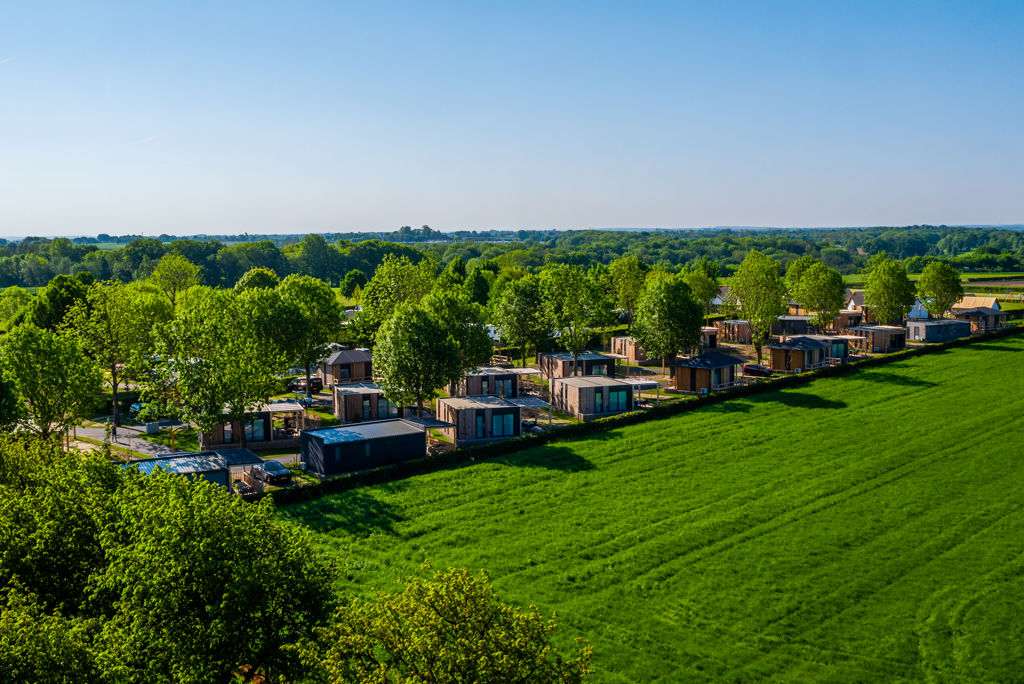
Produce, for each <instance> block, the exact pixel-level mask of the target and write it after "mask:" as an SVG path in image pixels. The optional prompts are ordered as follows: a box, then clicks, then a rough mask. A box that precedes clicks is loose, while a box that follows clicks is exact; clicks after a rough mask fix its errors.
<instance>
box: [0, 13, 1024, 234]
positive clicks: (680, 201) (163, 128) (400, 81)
mask: <svg viewBox="0 0 1024 684" xmlns="http://www.w3.org/2000/svg"><path fill="white" fill-rule="evenodd" d="M179 5H180V6H179ZM1021 36H1024V2H1005V3H998V2H967V1H964V2H931V3H917V2H905V1H900V2H895V1H894V2H878V3H875V2H856V3H852V2H850V3H846V2H835V3H833V2H713V3H705V2H701V3H683V2H672V3H658V2H648V3H601V2H580V3H547V2H545V3H527V2H518V3H508V4H500V5H499V4H497V3H475V2H466V3H445V2H430V3H425V2H415V3H413V2H410V3H389V2H372V3H370V2H367V3H342V2H287V3H282V2H275V3H270V2H267V3H263V2H253V1H251V0H250V1H247V2H230V1H226V0H225V1H211V2H185V3H145V2H143V3H138V2H136V3H128V2H123V3H122V2H84V1H83V2H73V3H66V4H65V3H54V2H46V1H45V0H40V1H39V2H24V3H7V4H6V5H5V6H3V7H2V8H0V234H3V235H6V236H10V235H26V234H36V235H40V234H46V235H55V234H64V235H93V234H96V233H98V232H109V233H126V232H130V233H145V234H158V233H162V232H168V233H181V234H187V233H198V232H210V233H235V232H244V231H248V232H309V231H335V230H341V231H347V230H381V229H394V228H397V227H398V226H401V225H405V224H408V225H414V226H418V225H422V224H424V223H427V224H430V225H431V226H432V227H434V228H437V229H442V230H457V229H473V228H479V229H484V228H581V227H623V226H628V227H690V226H709V225H759V226H765V225H777V226H827V225H843V226H846V225H882V224H885V225H903V224H912V223H945V224H955V223H1021V222H1024V126H1022V122H1024V40H1022V39H1021Z"/></svg>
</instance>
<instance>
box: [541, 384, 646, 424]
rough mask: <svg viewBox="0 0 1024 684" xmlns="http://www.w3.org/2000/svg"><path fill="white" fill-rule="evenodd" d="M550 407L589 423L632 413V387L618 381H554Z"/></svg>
mask: <svg viewBox="0 0 1024 684" xmlns="http://www.w3.org/2000/svg"><path fill="white" fill-rule="evenodd" d="M551 403H552V404H553V405H554V407H555V408H557V409H558V410H559V411H562V412H564V413H568V414H570V415H572V416H575V417H576V418H577V420H582V421H588V420H595V419H597V418H604V417H605V416H614V415H615V414H617V413H625V412H626V411H632V410H633V405H634V403H635V402H634V397H633V385H632V384H630V383H628V382H625V381H622V380H616V379H615V378H607V377H600V376H577V377H574V378H558V379H556V380H552V381H551Z"/></svg>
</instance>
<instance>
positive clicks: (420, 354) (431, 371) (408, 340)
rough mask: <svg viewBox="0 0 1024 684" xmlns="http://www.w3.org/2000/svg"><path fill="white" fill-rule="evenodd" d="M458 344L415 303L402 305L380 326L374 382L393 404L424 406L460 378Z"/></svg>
mask: <svg viewBox="0 0 1024 684" xmlns="http://www.w3.org/2000/svg"><path fill="white" fill-rule="evenodd" d="M461 369H462V359H461V358H460V356H459V344H458V342H456V341H455V338H454V337H452V335H451V334H450V333H449V332H448V330H446V329H445V328H444V326H443V325H442V324H441V322H440V321H438V320H437V318H436V317H435V316H433V315H431V314H430V313H429V312H428V311H427V310H426V309H425V308H424V307H422V306H420V305H418V304H401V305H399V307H398V308H397V309H396V310H395V312H394V313H393V314H392V315H391V317H390V318H389V319H388V320H387V321H385V322H384V325H382V326H381V328H380V332H379V334H378V335H377V345H376V346H375V347H374V349H373V374H374V380H375V381H376V382H377V384H378V385H380V387H381V389H382V390H384V395H385V396H386V397H387V398H388V399H389V400H391V401H394V402H396V403H411V402H415V403H416V414H417V415H418V416H422V415H423V403H424V401H427V400H429V399H432V398H433V397H434V393H435V392H437V390H439V389H441V388H442V387H444V386H445V385H447V384H448V383H451V382H455V381H457V380H458V379H459V377H460V375H461Z"/></svg>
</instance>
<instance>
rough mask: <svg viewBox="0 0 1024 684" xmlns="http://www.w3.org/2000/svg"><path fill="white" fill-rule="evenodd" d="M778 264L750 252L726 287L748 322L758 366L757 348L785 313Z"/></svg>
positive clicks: (762, 255)
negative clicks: (737, 302)
mask: <svg viewBox="0 0 1024 684" xmlns="http://www.w3.org/2000/svg"><path fill="white" fill-rule="evenodd" d="M779 270H780V269H779V263H778V262H777V261H775V260H774V259H772V258H771V257H770V256H767V255H765V254H762V253H761V252H759V251H757V250H756V249H755V250H751V251H750V252H749V253H748V254H747V256H746V258H744V259H743V263H741V264H740V267H739V268H738V269H736V274H735V275H734V276H733V279H732V282H731V284H730V286H729V290H730V294H732V295H734V296H735V297H736V299H737V300H738V301H739V304H740V307H741V308H742V309H743V316H744V317H745V318H746V319H747V320H748V321H749V323H750V337H751V342H752V343H753V345H754V351H755V352H756V353H757V362H758V363H761V349H762V347H763V345H764V343H765V342H766V341H767V340H768V337H769V336H770V335H771V332H772V324H774V323H775V321H777V320H778V319H779V316H781V315H782V314H784V313H786V311H787V301H788V300H787V295H786V291H787V288H786V284H785V282H783V280H782V275H781V273H780V272H779Z"/></svg>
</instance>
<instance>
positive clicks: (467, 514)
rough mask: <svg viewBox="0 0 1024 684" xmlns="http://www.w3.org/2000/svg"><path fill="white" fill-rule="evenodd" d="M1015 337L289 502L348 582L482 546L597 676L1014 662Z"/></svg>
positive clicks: (809, 674)
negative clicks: (585, 644) (590, 655)
mask: <svg viewBox="0 0 1024 684" xmlns="http://www.w3.org/2000/svg"><path fill="white" fill-rule="evenodd" d="M1021 351H1024V340H1021V339H1020V338H1016V337H1015V338H1005V339H1003V340H999V341H994V342H988V343H980V344H976V345H972V346H968V347H963V348H958V349H955V350H950V351H947V352H943V353H939V354H934V355H929V356H924V357H917V358H914V359H908V360H905V361H900V362H897V363H893V364H889V365H886V366H880V367H876V368H872V369H864V370H861V371H858V372H855V373H851V374H848V375H845V376H842V377H837V378H830V379H824V380H818V381H815V382H814V383H811V384H810V385H807V386H804V387H801V388H799V389H790V390H785V391H780V392H772V393H769V394H765V395H758V396H754V397H749V398H745V399H736V400H732V401H729V402H726V403H723V404H719V405H715V406H711V407H707V408H705V409H701V410H699V411H695V412H691V413H688V414H685V415H680V416H677V417H674V418H670V419H665V420H660V421H652V422H649V423H644V424H642V425H637V426H633V427H630V428H625V429H620V430H614V431H612V432H609V433H604V434H601V435H597V436H594V437H591V438H587V439H579V440H572V441H566V442H560V443H556V444H551V445H548V446H545V447H541V448H537V449H531V450H528V451H524V452H521V453H519V454H514V455H512V456H507V457H504V458H502V459H501V460H500V461H489V462H484V463H476V464H472V465H467V466H462V467H457V468H452V469H449V470H446V471H443V472H439V473H431V474H427V475H422V476H418V477H414V478H410V479H408V480H404V481H402V482H397V483H392V484H388V485H380V486H375V487H366V488H362V489H359V490H354V491H351V492H345V493H342V494H338V495H334V496H331V497H327V498H325V499H321V500H318V501H314V502H309V503H306V504H301V505H297V506H292V507H287V508H282V509H281V511H280V512H279V516H280V517H281V518H282V519H285V520H291V521H294V522H295V523H296V524H307V525H308V526H309V527H310V528H312V529H313V530H314V531H315V532H316V538H317V539H318V540H319V542H320V543H321V544H322V545H323V548H324V549H325V550H326V551H327V552H328V553H331V554H333V555H334V556H336V557H337V559H338V562H339V567H341V568H342V570H343V578H342V579H341V581H340V586H339V589H341V590H343V591H346V592H350V593H356V594H361V595H366V594H368V593H370V588H371V587H377V588H381V589H394V588H396V587H397V586H398V581H399V579H400V578H402V577H407V576H410V575H415V574H421V573H423V570H422V569H421V568H420V564H421V563H422V562H424V561H428V560H429V561H430V562H431V563H432V564H433V565H434V566H435V567H436V566H449V565H453V566H458V567H469V568H474V569H479V568H487V569H488V570H489V571H490V572H491V574H492V576H493V577H494V578H495V582H496V584H497V586H498V588H499V590H500V591H501V593H502V594H503V595H504V596H505V597H506V598H507V599H509V600H514V601H517V602H520V603H523V604H529V603H535V604H537V605H538V606H539V607H540V608H542V609H543V610H545V611H551V610H557V611H558V613H559V615H560V617H561V623H562V627H561V629H560V630H559V635H558V637H559V639H560V640H561V641H562V642H563V643H570V642H571V640H572V639H573V638H574V637H576V636H585V637H587V638H588V639H590V641H591V642H592V643H593V645H594V647H595V650H596V663H595V664H596V666H597V667H598V669H599V676H598V679H599V680H603V681H658V680H665V681H674V680H679V679H687V680H707V681H713V680H723V679H725V680H753V679H758V678H762V677H777V678H781V679H790V680H793V679H796V680H806V679H830V680H839V681H863V680H877V679H892V678H905V679H921V678H924V677H926V675H935V676H958V675H957V674H956V673H961V672H969V673H970V674H971V675H972V676H975V677H979V676H980V677H982V678H986V677H987V678H990V679H1000V678H1001V677H1000V676H1001V675H1002V676H1003V678H1005V677H1007V676H1008V677H1010V678H1012V672H1013V671H1014V670H1012V669H1010V668H1012V667H1014V666H1016V668H1017V669H1016V671H1017V672H1019V671H1024V661H1022V660H1020V658H1024V655H1020V656H1019V657H1018V659H1017V660H1014V654H1015V653H1017V651H1015V650H1014V648H1015V645H1016V644H1018V643H1020V642H1021V641H1022V640H1024V630H1022V627H1021V626H1020V625H1019V624H1018V623H1019V621H1014V620H1012V619H1011V618H1010V617H1008V616H1009V615H1010V614H1011V613H1010V612H1008V611H1009V609H1008V608H1006V607H1005V605H1004V602H1003V600H1004V599H1005V598H1006V597H1005V594H1006V592H1018V594H1017V595H1015V596H1011V597H1010V598H1012V599H1015V600H1016V602H1017V603H1016V604H1015V605H1019V603H1020V599H1021V598H1022V596H1020V594H1019V591H1020V590H1021V588H1022V587H1024V581H1022V579H1021V578H1022V575H1021V572H1022V567H1024V566H1022V564H1021V563H1020V556H1021V554H1022V553H1024V512H1022V511H1024V465H1022V464H1021V457H1022V449H1021V447H1020V446H1019V444H1020V438H1019V435H1020V434H1021V431H1022V429H1024V424H1022V418H1021V416H1022V409H1024V364H1022V362H1021V361H1022V359H1024V357H1022V356H1021V355H1020V352H1021ZM950 625H953V627H950ZM949 629H953V630H954V632H952V633H954V634H955V635H956V636H955V637H954V638H950V637H948V636H946V632H945V631H944V630H949ZM1000 645H1002V646H1000ZM1018 650H1019V649H1018ZM996 655H1003V656H1007V657H1008V661H1007V658H1002V659H1000V658H997V657H996ZM936 673H938V674H937V675H936ZM949 673H954V674H953V675H949Z"/></svg>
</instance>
